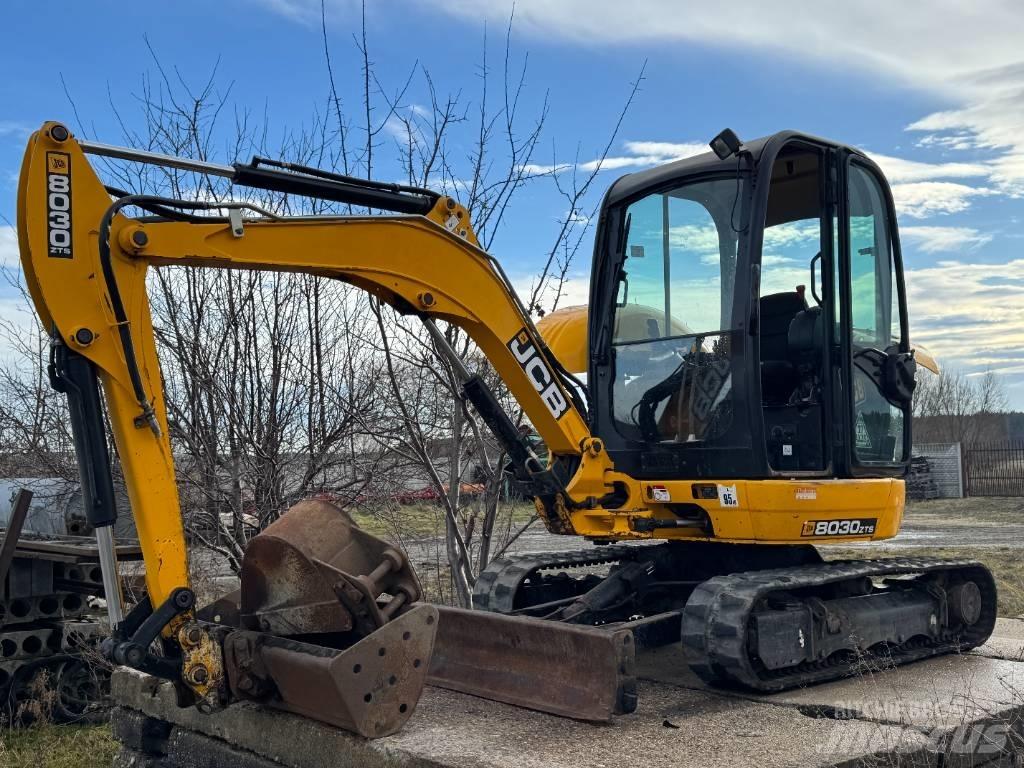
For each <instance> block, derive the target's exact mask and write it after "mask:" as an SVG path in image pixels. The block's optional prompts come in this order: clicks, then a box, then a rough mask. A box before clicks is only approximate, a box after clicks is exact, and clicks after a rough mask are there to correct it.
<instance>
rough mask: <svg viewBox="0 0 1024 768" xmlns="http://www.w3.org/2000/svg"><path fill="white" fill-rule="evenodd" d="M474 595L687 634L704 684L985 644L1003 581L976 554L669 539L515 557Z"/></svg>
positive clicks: (506, 605) (837, 673) (798, 676)
mask: <svg viewBox="0 0 1024 768" xmlns="http://www.w3.org/2000/svg"><path fill="white" fill-rule="evenodd" d="M601 570H604V571H606V574H607V575H601V574H600V573H599V571H601ZM474 603H475V605H476V607H477V608H479V609H483V610H488V611H496V612H499V613H506V614H513V615H519V616H533V617H537V618H541V619H545V620H550V621H556V622H563V623H568V624H585V625H591V626H601V627H605V628H608V629H621V628H625V627H628V628H630V629H632V630H633V631H634V634H635V635H636V641H637V645H638V647H644V646H657V645H664V644H668V643H672V642H681V643H682V647H683V649H684V651H685V653H686V656H687V659H688V661H689V663H690V666H691V667H692V668H693V670H694V671H695V672H696V673H697V674H698V675H699V676H700V678H701V679H702V680H704V681H705V682H707V683H709V684H713V685H720V686H728V687H740V688H746V689H750V690H754V691H760V692H773V691H780V690H784V689H786V688H792V687H796V686H801V685H807V684H811V683H818V682H822V681H825V680H831V679H835V678H839V677H844V676H847V675H850V674H855V673H857V672H858V671H864V670H865V669H869V668H871V666H872V665H880V666H892V665H895V664H902V663H906V662H909V661H915V660H918V659H922V658H926V657H928V656H936V655H940V654H943V653H950V652H957V651H963V650H969V649H970V648H974V647H976V646H977V645H980V644H981V643H983V642H984V641H985V640H986V639H987V638H988V636H989V635H990V634H991V632H992V629H993V627H994V624H995V617H996V588H995V583H994V581H993V579H992V575H991V573H990V572H989V571H988V569H987V568H986V567H985V566H983V565H981V564H980V563H977V562H973V561H967V560H964V561H959V560H955V561H954V560H937V559H932V558H918V557H907V558H893V559H886V560H851V561H833V562H823V561H822V559H821V557H820V555H819V554H818V552H817V551H816V550H815V549H814V548H813V547H811V546H808V545H804V546H799V545H796V546H782V547H771V548H768V547H762V546H750V545H736V544H710V543H665V544H659V545H647V546H645V545H640V546H635V545H618V546H607V547H597V548H592V549H585V550H576V551H573V552H564V553H545V554H539V555H519V556H511V557H506V558H503V559H502V560H500V561H496V562H495V563H493V564H492V565H491V566H490V567H489V568H488V569H487V571H486V572H485V573H484V574H482V575H481V577H480V579H479V580H478V582H477V586H476V590H475V594H474Z"/></svg>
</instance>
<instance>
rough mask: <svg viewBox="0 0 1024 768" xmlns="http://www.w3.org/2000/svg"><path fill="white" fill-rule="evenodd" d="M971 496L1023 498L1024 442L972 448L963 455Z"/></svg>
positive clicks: (1005, 442)
mask: <svg viewBox="0 0 1024 768" xmlns="http://www.w3.org/2000/svg"><path fill="white" fill-rule="evenodd" d="M964 457H965V462H964V485H965V488H964V492H965V494H966V495H968V496H1024V441H1020V440H1012V441H1009V440H1008V441H1003V442H999V443H980V444H977V445H972V446H971V447H970V448H968V449H967V450H966V451H965V452H964Z"/></svg>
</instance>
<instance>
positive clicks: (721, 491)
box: [718, 485, 740, 507]
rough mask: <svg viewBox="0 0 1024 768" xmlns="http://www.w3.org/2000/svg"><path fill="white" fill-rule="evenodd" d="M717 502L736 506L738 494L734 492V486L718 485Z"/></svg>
mask: <svg viewBox="0 0 1024 768" xmlns="http://www.w3.org/2000/svg"><path fill="white" fill-rule="evenodd" d="M718 503H719V504H721V505H722V506H723V507H738V506H739V505H740V495H739V494H738V493H736V486H735V485H719V486H718Z"/></svg>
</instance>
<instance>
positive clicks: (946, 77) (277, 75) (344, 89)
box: [0, 0, 1024, 409]
mask: <svg viewBox="0 0 1024 768" xmlns="http://www.w3.org/2000/svg"><path fill="white" fill-rule="evenodd" d="M324 10H325V15H326V37H327V49H328V51H329V53H330V57H331V64H332V71H333V76H334V91H335V93H336V94H337V97H338V100H337V101H338V103H339V104H341V106H342V110H343V111H344V114H345V116H346V118H345V119H346V120H347V121H348V124H349V127H350V130H351V131H352V133H351V135H352V136H354V137H356V138H358V134H359V130H360V127H359V126H360V125H361V124H362V123H361V121H362V120H363V119H364V116H363V115H362V113H361V111H360V110H361V109H362V105H361V103H360V93H361V90H360V89H361V87H362V85H363V79H362V78H363V71H362V64H363V61H362V55H361V54H360V51H359V49H358V45H359V44H360V41H361V38H360V37H359V35H360V34H361V33H360V6H359V4H358V3H356V2H354V1H353V0H324ZM511 11H512V4H511V3H510V2H506V1H505V0H446V2H444V3H430V2H426V1H425V0H370V2H368V3H367V9H366V23H367V41H368V50H369V55H370V60H371V61H372V62H373V65H374V70H375V80H374V83H373V84H372V86H371V87H372V90H373V91H374V92H375V106H374V111H373V113H372V114H371V123H372V124H373V125H374V130H375V142H376V146H375V155H374V156H375V157H376V158H377V160H375V163H374V166H373V175H374V176H375V177H376V178H381V179H384V180H388V181H393V180H399V179H401V178H402V170H401V168H400V166H399V164H398V162H397V160H396V158H397V157H398V155H399V151H400V147H401V143H400V142H401V139H402V136H403V133H402V130H403V126H404V125H407V124H410V123H411V124H413V125H416V124H417V121H422V120H424V119H426V118H425V117H424V116H425V115H427V113H428V110H429V106H430V104H431V90H430V85H431V84H432V86H433V92H434V94H435V97H436V98H439V99H441V100H442V101H444V100H445V99H446V98H447V97H449V96H452V97H455V98H456V103H457V109H456V110H455V112H456V113H457V114H459V115H463V114H464V115H465V116H466V119H465V120H464V121H463V122H460V123H459V124H458V125H456V126H454V128H453V130H452V133H451V135H450V138H449V140H448V143H447V153H448V157H449V158H450V163H451V166H452V168H451V173H450V183H451V184H452V185H453V186H452V188H453V189H454V191H455V192H456V194H458V193H459V189H460V188H459V186H458V184H459V179H460V178H462V177H463V172H464V171H465V169H466V168H467V167H468V163H469V160H468V158H469V157H470V155H471V153H472V150H473V144H474V140H475V137H476V135H477V131H476V129H477V127H478V120H477V119H476V116H477V115H478V114H479V110H480V104H481V100H482V99H481V94H482V87H483V85H484V83H485V82H486V84H487V88H488V91H487V93H488V102H487V103H488V105H489V109H490V110H491V112H492V113H493V112H494V111H495V110H497V109H498V106H499V102H500V99H502V98H503V97H502V94H501V85H502V69H503V66H504V62H505V51H504V35H505V30H506V27H507V25H508V23H509V18H510V12H511ZM2 13H3V23H2V24H0V66H2V67H3V70H4V71H5V72H7V73H8V76H7V77H6V78H4V79H3V80H2V81H0V217H3V218H0V261H2V263H3V264H4V265H7V266H13V267H16V266H17V264H16V263H17V248H16V240H15V236H14V233H13V231H12V229H11V228H10V226H9V225H10V223H11V222H13V220H14V216H15V199H14V198H15V189H16V179H17V173H18V167H19V163H20V161H21V154H22V152H23V149H24V144H25V140H26V138H27V136H28V134H29V132H30V131H31V130H33V129H34V128H35V127H37V126H38V125H39V124H40V123H41V122H42V121H44V120H47V119H59V120H62V121H64V122H66V123H67V124H68V125H69V126H70V127H71V128H72V130H74V131H75V132H76V134H77V135H80V136H86V137H88V138H91V139H94V140H98V141H105V142H108V143H124V142H125V141H126V139H127V138H130V137H131V136H132V135H137V133H138V132H139V131H141V129H142V127H143V125H144V121H145V116H144V111H143V108H142V100H143V99H142V97H143V94H144V93H145V92H146V90H147V89H149V92H150V93H154V92H156V93H158V92H159V91H160V89H161V87H166V88H168V89H170V91H171V92H175V93H177V94H179V96H180V95H181V94H183V93H184V92H185V89H186V87H187V88H188V89H191V92H193V93H195V92H198V91H200V90H202V88H203V86H204V85H205V84H206V82H207V81H209V80H211V72H214V71H215V75H214V76H213V78H212V83H213V85H212V89H213V93H214V94H215V96H216V97H217V98H221V97H223V98H224V104H225V106H224V108H223V109H222V110H221V113H220V114H219V116H218V118H217V120H218V122H217V123H216V125H215V128H214V135H215V138H216V140H215V141H214V142H213V144H212V145H211V152H212V154H211V158H210V159H213V160H218V161H224V162H230V161H233V160H236V159H238V160H246V159H248V158H247V157H235V156H230V155H231V154H232V153H233V152H235V151H236V150H235V148H234V146H233V145H232V143H231V142H230V141H229V140H228V137H229V136H230V135H231V134H232V132H233V131H234V128H235V125H236V123H237V121H239V120H242V119H243V118H244V119H245V120H246V121H248V123H249V124H250V125H255V124H258V125H259V126H260V127H261V128H262V127H263V126H265V127H266V135H267V136H268V137H269V140H268V143H269V144H271V145H278V146H279V145H284V144H287V137H288V136H294V135H295V133H296V131H301V129H303V128H308V127H309V126H312V125H314V124H315V122H316V120H317V117H316V116H317V115H319V116H321V118H322V117H323V116H324V115H325V114H327V115H330V114H332V111H331V110H332V109H333V107H334V104H335V102H334V101H332V100H331V84H330V80H329V77H328V70H327V67H326V64H325V50H324V39H323V35H324V30H322V28H321V0H217V1H214V2H210V0H206V2H195V1H194V0H179V2H176V3H174V4H150V3H131V4H124V3H115V2H113V1H112V0H97V1H96V2H92V3H71V2H63V3H61V2H58V3H56V4H53V3H50V4H40V3H37V2H33V1H29V0H9V2H7V3H5V7H4V10H3V11H2ZM55 25H56V26H59V27H61V28H62V29H64V30H65V31H66V32H67V34H62V35H60V36H58V37H57V38H55V37H54V35H53V34H52V30H53V28H54V26H55ZM72 31H73V33H72ZM1021 39H1024V5H1021V4H1020V3H1018V2H1013V1H1012V0H1005V1H999V0H975V1H974V2H971V3H964V2H962V0H960V1H953V0H931V1H930V2H928V3H922V2H904V3H892V2H881V1H880V0H847V1H846V2H843V3H811V2H796V0H777V1H776V2H774V3H771V4H764V3H762V2H756V1H755V0H733V2H731V3H728V4H727V5H726V6H718V5H716V4H709V3H698V2H691V1H690V0H633V2H631V3H621V2H615V1H613V0H518V2H517V3H516V4H515V8H514V20H513V23H512V31H511V47H510V56H509V63H510V69H511V71H512V72H513V82H516V81H517V77H518V73H520V72H523V71H524V69H523V68H524V67H525V76H524V79H523V88H522V91H521V93H520V97H519V102H518V105H517V109H518V114H519V120H518V122H517V124H516V127H515V135H516V137H517V140H519V141H522V139H523V137H524V136H526V135H528V134H529V132H530V130H531V129H532V125H533V119H534V118H535V117H536V116H537V115H539V114H541V112H542V110H543V109H544V103H545V99H546V103H547V113H546V118H545V121H544V124H543V127H542V130H541V134H540V137H539V139H538V142H537V146H536V149H535V152H534V154H533V155H532V156H530V157H529V158H528V159H526V160H519V161H517V162H525V163H528V164H529V165H530V167H531V168H532V169H534V170H535V171H538V172H542V171H545V170H548V171H550V172H549V173H547V174H546V175H542V176H541V177H540V178H537V179H534V180H532V181H530V182H529V184H528V185H527V186H525V187H524V188H523V189H522V190H520V191H519V192H518V193H517V196H516V197H515V198H514V200H513V202H512V204H511V205H510V206H509V208H508V210H507V211H506V214H505V218H504V220H503V223H502V226H501V228H500V229H499V230H498V232H497V235H496V236H495V239H494V242H493V243H492V246H491V251H492V252H493V253H494V255H495V256H497V257H498V258H499V259H500V260H501V261H502V263H503V264H504V266H505V268H506V270H507V271H508V272H509V273H510V274H511V275H512V277H513V280H514V281H515V282H516V284H517V285H519V286H523V287H528V286H529V284H530V277H531V275H534V274H536V273H537V272H538V271H539V270H540V268H541V265H542V264H543V263H544V261H545V259H546V257H547V253H548V251H549V249H550V247H551V244H552V243H553V242H554V240H555V237H556V235H557V233H558V231H559V230H560V228H561V227H562V224H563V222H565V220H566V219H567V218H568V219H571V220H572V225H573V226H574V227H576V228H577V229H578V230H579V231H580V233H581V234H582V237H583V240H582V243H581V249H580V252H579V254H578V255H577V257H576V259H575V261H574V263H573V264H572V266H571V268H570V271H569V278H570V279H569V281H568V283H567V284H566V286H565V289H566V292H567V295H566V297H565V299H564V300H563V303H570V304H571V303H579V302H581V301H584V300H585V296H586V285H587V280H588V272H589V261H590V253H589V249H590V240H589V239H588V238H589V236H590V228H588V227H587V226H585V225H586V224H587V222H588V217H589V216H590V214H591V213H592V211H593V209H594V206H595V205H596V204H597V203H598V201H599V199H600V194H601V193H602V192H603V190H604V189H605V188H606V187H607V186H608V185H609V184H610V183H611V182H612V181H614V179H615V178H617V177H618V176H619V175H621V174H623V173H627V172H631V171H635V170H639V169H642V168H645V167H649V166H651V165H654V164H658V163H662V162H666V161H669V160H672V159H676V158H679V157H683V156H687V155H690V154H693V153H695V152H696V151H702V150H703V147H705V146H706V144H707V141H708V140H709V139H710V138H711V137H712V136H714V135H715V134H716V133H718V131H720V130H721V129H722V128H724V127H727V126H728V127H730V128H732V129H733V130H735V131H736V132H737V133H738V134H739V135H740V136H741V137H744V138H755V137H758V136H763V135H766V134H770V133H773V132H775V131H778V130H781V129H786V128H794V129H799V130H801V131H804V132H807V133H811V134H816V135H821V136H826V137H829V138H832V139H835V140H838V141H842V142H844V143H848V144H853V145H855V146H858V147H860V148H862V149H864V150H865V151H867V152H868V153H869V154H870V155H871V156H872V157H874V158H875V159H876V160H877V161H878V162H879V164H880V165H881V167H882V169H883V170H884V171H885V173H886V175H887V177H888V179H889V182H890V184H891V185H892V189H893V194H894V197H895V200H896V204H897V208H898V213H899V220H900V221H899V225H900V234H901V238H902V243H903V253H904V262H905V268H906V280H907V285H908V290H909V300H910V314H911V338H912V341H914V342H916V343H922V344H924V345H925V346H927V347H928V348H929V349H930V351H931V352H933V353H934V354H935V355H936V356H937V357H938V358H939V361H940V363H941V364H943V365H945V366H947V367H949V368H953V369H957V370H961V371H963V372H965V373H967V374H969V375H980V374H982V373H984V372H985V371H987V370H992V371H995V372H996V373H997V374H999V375H1000V377H1001V378H1002V379H1003V381H1004V382H1005V384H1006V388H1007V392H1008V395H1009V398H1010V402H1011V404H1012V405H1013V406H1015V407H1017V408H1022V409H1024V252H1022V249H1021V245H1022V244H1024V227H1022V225H1021V221H1022V215H1024V53H1022V52H1021V48H1020V40H1021ZM43 40H45V41H47V43H46V44H45V45H40V41H43ZM485 40H486V46H485ZM55 41H59V43H60V44H59V45H56V44H54V42H55ZM485 50H486V59H485V56H484V52H485ZM485 60H486V64H487V67H488V76H487V78H486V81H485V78H484V77H483V71H484V70H483V66H482V64H483V62H484V61H485ZM158 64H159V66H158ZM641 70H642V71H643V79H642V80H641V81H640V82H639V88H638V90H637V92H636V94H635V96H634V98H633V101H632V103H631V104H630V107H629V109H628V111H627V112H626V113H625V116H624V118H623V120H622V123H621V125H620V126H619V127H618V131H617V133H616V134H615V138H614V140H613V141H612V143H611V145H610V147H609V150H608V156H607V158H606V160H605V162H604V163H603V165H602V170H600V172H599V173H598V174H597V176H596V178H595V179H594V182H593V187H592V189H591V190H590V191H589V192H588V194H587V195H585V196H584V197H583V199H582V200H581V201H580V205H579V206H578V208H577V210H575V211H572V210H568V209H567V204H566V201H565V199H564V197H563V196H562V195H561V194H560V193H559V191H558V185H559V184H561V186H562V187H563V188H564V187H565V185H566V183H568V181H569V179H570V178H571V174H569V172H567V171H562V170H561V169H562V168H563V167H564V165H565V164H567V163H572V162H573V161H574V160H578V161H579V163H580V164H581V173H582V178H585V177H586V171H587V169H588V168H589V167H591V166H588V165H587V163H588V161H593V160H594V159H595V158H597V157H599V156H600V155H601V153H602V151H603V149H604V147H605V145H606V143H607V142H608V139H609V137H610V136H611V135H612V132H613V130H614V128H615V123H616V120H617V117H618V115H619V113H620V111H621V110H622V108H623V105H624V104H625V102H626V100H627V98H628V97H629V94H630V91H631V88H632V85H633V84H634V83H635V82H636V81H637V79H638V75H639V74H640V72H641ZM410 72H412V73H413V77H412V79H411V80H409V86H408V88H406V89H405V90H404V92H403V86H404V84H405V82H406V80H407V79H408V78H409V75H410ZM425 72H428V73H429V79H428V78H427V77H426V75H425ZM164 76H166V78H167V82H168V85H167V86H162V85H161V83H162V80H163V77H164ZM399 94H401V95H400V97H399ZM396 97H397V98H396ZM387 101H393V102H394V103H395V105H396V107H395V109H394V110H393V111H392V110H391V109H390V108H389V107H388V106H387V104H386V102H387ZM405 121H409V123H407V122H405ZM418 124H419V125H420V126H422V125H423V123H422V122H420V123H418ZM496 125H497V129H498V130H497V132H498V134H499V138H500V129H501V127H502V124H501V122H500V121H499V122H498V123H497V124H496ZM493 145H494V150H493V153H492V155H491V158H490V162H491V163H493V167H494V168H495V169H500V167H501V165H502V162H503V161H504V162H505V164H506V165H507V164H508V162H509V161H508V157H507V156H508V153H507V151H506V150H507V148H506V147H503V146H502V144H501V141H500V140H499V139H495V140H493ZM577 178H581V176H580V174H577ZM17 307H18V299H17V298H16V296H15V294H14V291H13V289H10V288H3V289H0V315H7V314H10V313H11V312H15V311H16V310H17Z"/></svg>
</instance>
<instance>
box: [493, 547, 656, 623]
mask: <svg viewBox="0 0 1024 768" xmlns="http://www.w3.org/2000/svg"><path fill="white" fill-rule="evenodd" d="M644 549H646V547H643V546H636V545H630V544H620V545H617V546H603V547H593V548H591V549H578V550H573V551H571V552H537V553H533V554H523V555H508V556H506V557H500V558H498V559H497V560H492V561H491V562H490V563H489V564H488V565H487V567H486V568H485V569H484V570H483V572H482V573H481V574H480V575H479V576H478V577H477V580H476V584H475V586H474V587H473V606H474V607H475V608H477V609H478V610H482V611H492V612H494V613H511V612H512V611H513V610H514V608H513V606H514V604H515V598H516V592H518V591H519V587H520V586H522V584H523V582H524V581H526V579H527V577H528V576H530V575H531V574H534V573H536V572H537V571H542V570H551V569H555V568H583V567H586V566H590V565H603V564H604V563H615V562H619V561H622V560H630V559H632V558H633V557H635V556H636V554H637V553H638V552H642V551H643V550H644Z"/></svg>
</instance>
